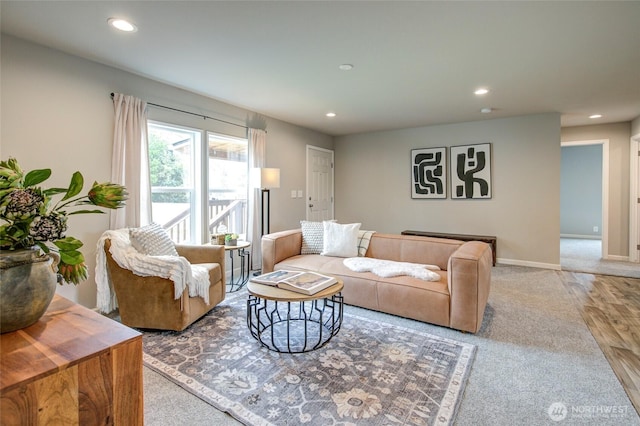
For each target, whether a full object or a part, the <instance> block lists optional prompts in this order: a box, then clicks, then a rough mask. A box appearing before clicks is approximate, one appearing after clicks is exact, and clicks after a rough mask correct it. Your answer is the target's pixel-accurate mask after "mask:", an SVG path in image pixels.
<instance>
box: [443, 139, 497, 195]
mask: <svg viewBox="0 0 640 426" xmlns="http://www.w3.org/2000/svg"><path fill="white" fill-rule="evenodd" d="M449 154H450V155H449V161H450V167H449V168H450V170H451V178H450V182H451V199H490V198H491V197H492V193H491V192H492V188H491V143H482V144H474V145H458V146H452V147H451V148H450V152H449Z"/></svg>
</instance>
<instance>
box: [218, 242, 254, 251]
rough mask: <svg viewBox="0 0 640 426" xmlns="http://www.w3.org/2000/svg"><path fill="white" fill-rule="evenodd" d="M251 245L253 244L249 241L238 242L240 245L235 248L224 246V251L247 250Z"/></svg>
mask: <svg viewBox="0 0 640 426" xmlns="http://www.w3.org/2000/svg"><path fill="white" fill-rule="evenodd" d="M250 245H251V243H250V242H249V241H238V243H237V244H236V245H235V246H228V245H226V244H225V245H224V249H225V250H238V249H241V248H247V247H249V246H250Z"/></svg>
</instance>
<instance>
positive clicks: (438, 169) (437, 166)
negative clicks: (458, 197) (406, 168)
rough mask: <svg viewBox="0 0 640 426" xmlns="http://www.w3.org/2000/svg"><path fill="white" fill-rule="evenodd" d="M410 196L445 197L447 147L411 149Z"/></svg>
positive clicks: (423, 197) (424, 197)
mask: <svg viewBox="0 0 640 426" xmlns="http://www.w3.org/2000/svg"><path fill="white" fill-rule="evenodd" d="M411 198H415V199H445V198H447V148H446V147H437V148H419V149H412V150H411Z"/></svg>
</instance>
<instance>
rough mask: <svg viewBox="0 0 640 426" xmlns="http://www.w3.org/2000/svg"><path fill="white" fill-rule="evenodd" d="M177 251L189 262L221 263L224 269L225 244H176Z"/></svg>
mask: <svg viewBox="0 0 640 426" xmlns="http://www.w3.org/2000/svg"><path fill="white" fill-rule="evenodd" d="M176 251H177V252H178V254H179V255H180V256H183V257H185V258H186V259H187V260H188V261H189V263H192V264H197V263H219V264H220V268H221V269H222V270H223V271H224V246H219V245H190V244H189V245H187V244H176Z"/></svg>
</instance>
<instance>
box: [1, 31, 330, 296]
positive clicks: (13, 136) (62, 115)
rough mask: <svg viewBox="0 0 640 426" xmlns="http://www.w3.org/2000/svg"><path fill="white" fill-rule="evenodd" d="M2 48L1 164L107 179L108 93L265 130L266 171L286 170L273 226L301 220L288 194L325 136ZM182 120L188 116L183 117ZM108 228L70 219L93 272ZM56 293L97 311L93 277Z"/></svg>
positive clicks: (101, 221)
mask: <svg viewBox="0 0 640 426" xmlns="http://www.w3.org/2000/svg"><path fill="white" fill-rule="evenodd" d="M1 43H2V45H1V68H0V72H1V74H0V79H1V81H0V90H1V95H2V96H1V104H0V105H1V114H0V122H1V132H0V136H1V141H0V144H1V145H0V155H1V157H2V159H6V158H8V157H10V156H11V157H16V158H17V159H18V161H19V162H20V164H21V165H22V166H23V168H24V169H25V170H32V169H36V168H51V169H52V171H53V176H52V178H51V179H49V181H47V182H46V183H47V186H49V185H55V186H64V187H66V186H67V185H68V181H69V179H70V178H71V174H72V173H73V172H74V171H76V170H79V171H80V172H82V174H83V175H84V176H85V180H86V181H88V183H87V184H86V186H88V185H90V183H91V182H93V181H94V180H97V181H107V180H109V178H110V173H111V147H112V139H113V104H112V101H111V98H110V97H109V94H110V93H111V92H120V93H125V94H130V95H134V96H138V97H140V98H142V99H144V100H146V101H149V102H154V103H158V104H162V105H168V106H172V107H175V108H180V109H185V110H189V111H194V112H198V113H202V114H205V115H209V116H212V117H216V118H221V119H224V120H227V121H231V122H235V123H239V124H244V123H247V122H251V123H257V124H256V125H254V127H263V128H266V130H267V132H268V135H267V166H269V167H282V168H286V170H283V171H282V175H281V185H282V189H280V190H273V191H272V200H273V205H272V224H271V229H272V230H279V229H286V228H292V227H296V226H298V221H299V220H300V219H303V218H304V214H305V208H304V200H303V199H300V198H296V199H291V198H290V194H291V191H290V189H294V188H296V189H298V188H300V189H304V185H302V184H301V183H300V182H304V170H305V158H306V157H305V147H306V145H307V144H313V145H317V146H321V147H324V148H328V149H331V148H332V147H333V139H332V138H331V137H330V136H327V135H323V134H320V133H317V132H314V131H310V130H307V129H303V128H300V127H298V126H294V125H291V124H288V123H284V122H282V121H278V120H275V119H271V118H269V117H261V116H260V115H259V114H255V113H253V112H251V111H247V110H244V109H241V108H236V107H233V106H231V105H228V104H225V103H222V102H219V101H216V100H214V99H211V98H206V97H203V96H199V95H196V94H193V93H190V92H187V91H184V90H181V89H178V88H175V87H172V86H168V85H166V84H162V83H159V82H155V81H152V80H149V79H146V78H143V77H140V76H137V75H134V74H131V73H127V72H124V71H120V70H117V69H114V68H111V67H108V66H104V65H101V64H97V63H95V62H90V61H87V60H84V59H80V58H78V57H74V56H70V55H67V54H64V53H61V52H59V51H56V50H52V49H49V48H45V47H42V46H39V45H35V44H32V43H29V42H26V41H24V40H20V39H17V38H14V37H10V36H7V35H4V34H3V35H2V40H1ZM212 78H215V75H212ZM172 114H173V115H172ZM175 114H178V113H169V112H167V111H164V110H159V109H157V108H149V117H150V118H152V119H157V120H166V121H171V119H172V117H174V118H175ZM180 119H181V120H184V119H185V116H184V115H182V114H181V117H180ZM193 120H194V125H196V124H197V125H198V126H199V127H202V126H203V125H205V126H207V127H208V128H209V129H210V130H214V131H218V132H221V133H227V134H236V135H237V134H238V132H240V134H241V135H242V136H244V130H242V129H239V128H237V127H234V126H229V125H225V124H221V123H218V122H214V121H211V120H207V121H206V122H205V123H206V124H205V123H203V121H202V120H201V119H198V118H193ZM87 189H88V187H85V190H87ZM108 226H109V216H108V214H106V215H81V216H75V217H71V218H70V220H69V231H68V232H67V234H68V235H72V236H74V237H76V238H79V239H80V240H82V241H83V242H84V243H85V246H84V247H83V249H82V251H83V253H84V255H85V257H86V260H87V265H88V266H89V271H90V273H91V275H93V271H94V268H95V251H96V250H95V247H96V243H97V241H98V238H99V237H100V235H101V234H102V232H103V231H104V230H106V229H107V228H108ZM58 293H60V294H62V295H63V296H65V297H68V298H69V299H71V300H74V301H76V302H79V303H81V304H83V305H85V306H88V307H93V306H95V297H96V286H95V281H94V280H93V278H92V277H90V278H89V280H87V281H86V282H84V283H82V284H80V285H78V286H77V287H73V286H64V287H59V288H58Z"/></svg>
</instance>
